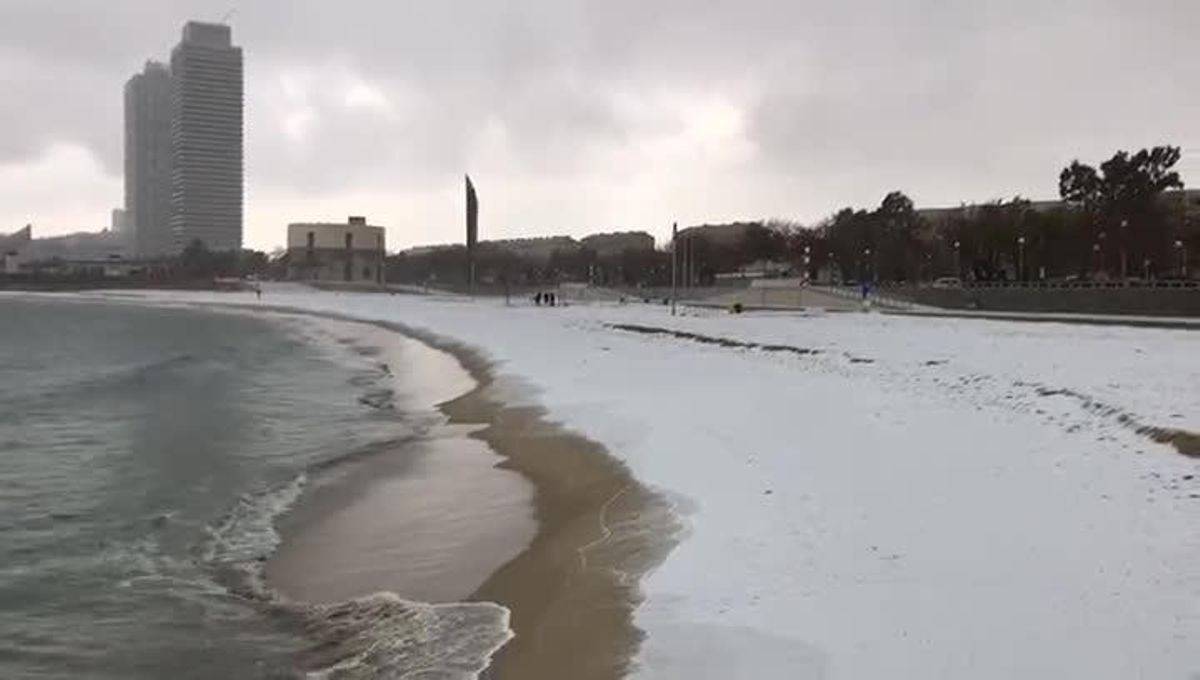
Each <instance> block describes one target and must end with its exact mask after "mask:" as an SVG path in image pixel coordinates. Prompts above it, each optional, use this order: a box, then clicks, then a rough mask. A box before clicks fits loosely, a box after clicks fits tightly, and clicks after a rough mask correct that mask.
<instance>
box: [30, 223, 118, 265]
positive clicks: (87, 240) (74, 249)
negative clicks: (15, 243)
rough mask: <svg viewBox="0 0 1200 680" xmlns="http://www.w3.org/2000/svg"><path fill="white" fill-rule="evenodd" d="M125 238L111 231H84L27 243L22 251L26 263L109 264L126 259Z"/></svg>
mask: <svg viewBox="0 0 1200 680" xmlns="http://www.w3.org/2000/svg"><path fill="white" fill-rule="evenodd" d="M128 255H129V250H128V246H127V244H126V243H125V241H124V239H122V238H121V236H120V234H118V233H116V232H114V231H109V230H105V231H83V232H79V233H75V234H67V235H65V236H50V237H47V238H37V239H33V240H32V241H30V243H29V246H28V248H27V249H26V251H25V258H26V261H27V262H30V263H35V262H49V261H51V260H72V261H74V260H81V261H101V260H103V261H109V260H122V259H125V258H126V257H128Z"/></svg>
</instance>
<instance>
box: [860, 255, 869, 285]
mask: <svg viewBox="0 0 1200 680" xmlns="http://www.w3.org/2000/svg"><path fill="white" fill-rule="evenodd" d="M870 265H871V249H870V248H863V264H862V272H861V274H862V275H861V276H859V277H858V278H860V279H862V281H861V282H860V283H865V282H866V281H867V280H868V276H869V273H870Z"/></svg>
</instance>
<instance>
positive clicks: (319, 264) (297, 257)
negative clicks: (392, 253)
mask: <svg viewBox="0 0 1200 680" xmlns="http://www.w3.org/2000/svg"><path fill="white" fill-rule="evenodd" d="M386 245H387V242H386V232H385V230H384V228H383V227H374V226H371V225H369V224H367V220H366V218H365V217H351V218H350V219H349V220H348V221H347V222H346V223H345V224H338V223H330V222H313V223H307V222H305V223H296V224H289V225H288V254H287V257H288V277H289V278H291V279H293V280H296V281H341V282H346V283H368V282H369V283H383V260H384V256H385V255H386V253H387V251H386Z"/></svg>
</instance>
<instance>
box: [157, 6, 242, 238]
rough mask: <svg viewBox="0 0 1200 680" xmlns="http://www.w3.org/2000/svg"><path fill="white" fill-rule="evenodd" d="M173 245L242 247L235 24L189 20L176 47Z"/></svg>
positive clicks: (173, 56)
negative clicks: (232, 30) (231, 28)
mask: <svg viewBox="0 0 1200 680" xmlns="http://www.w3.org/2000/svg"><path fill="white" fill-rule="evenodd" d="M171 79H172V83H173V86H172V89H171V152H172V153H171V218H170V226H171V233H172V236H173V250H174V251H176V252H178V251H181V250H183V248H185V247H187V245H188V244H190V243H191V242H192V241H195V240H199V241H201V242H203V243H204V245H205V246H207V247H208V249H209V250H240V249H241V247H242V208H243V206H242V198H243V195H242V194H243V185H242V181H243V180H242V172H243V166H242V153H243V152H242V119H243V110H242V103H243V96H244V91H243V88H244V85H243V76H242V49H241V48H240V47H235V46H234V45H233V36H232V33H231V31H230V28H229V26H226V25H224V24H207V23H200V22H195V21H192V22H188V23H187V25H185V26H184V27H183V40H182V41H181V42H180V43H179V44H178V45H177V46H176V47H175V49H174V50H173V51H172V52H171Z"/></svg>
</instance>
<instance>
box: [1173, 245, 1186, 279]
mask: <svg viewBox="0 0 1200 680" xmlns="http://www.w3.org/2000/svg"><path fill="white" fill-rule="evenodd" d="M1175 257H1176V258H1178V260H1179V276H1180V277H1182V278H1185V279H1186V278H1187V250H1186V249H1184V247H1183V241H1182V240H1181V239H1175Z"/></svg>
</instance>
